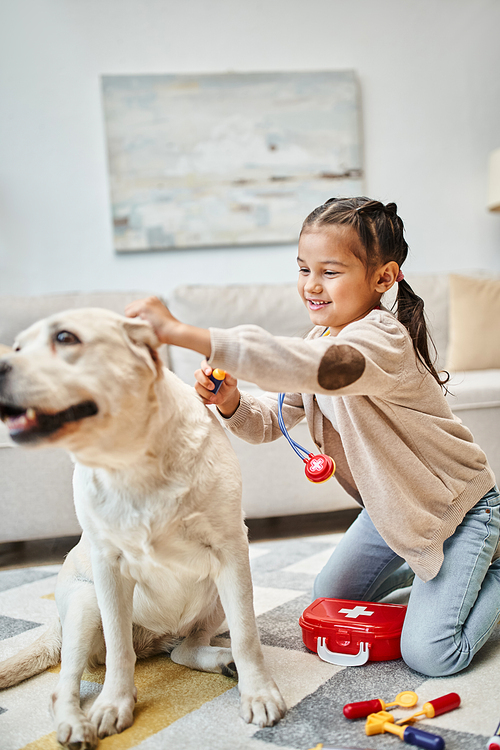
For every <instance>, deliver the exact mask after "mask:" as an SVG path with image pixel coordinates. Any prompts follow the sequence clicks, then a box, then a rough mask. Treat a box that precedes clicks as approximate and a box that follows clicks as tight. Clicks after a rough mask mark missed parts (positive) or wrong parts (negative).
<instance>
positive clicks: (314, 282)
mask: <svg viewBox="0 0 500 750" xmlns="http://www.w3.org/2000/svg"><path fill="white" fill-rule="evenodd" d="M322 289H323V287H322V286H321V283H320V281H319V279H315V278H313V277H312V276H309V277H308V279H307V283H306V291H308V292H316V293H318V292H320V291H321V290H322Z"/></svg>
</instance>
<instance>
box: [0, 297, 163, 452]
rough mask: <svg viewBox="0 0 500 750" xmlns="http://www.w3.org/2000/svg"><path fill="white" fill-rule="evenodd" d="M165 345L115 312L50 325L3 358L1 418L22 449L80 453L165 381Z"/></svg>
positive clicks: (22, 338) (57, 318)
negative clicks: (57, 447)
mask: <svg viewBox="0 0 500 750" xmlns="http://www.w3.org/2000/svg"><path fill="white" fill-rule="evenodd" d="M158 346H159V341H158V339H157V337H156V335H155V333H154V331H153V329H152V328H151V326H149V325H148V324H147V323H145V322H144V321H141V320H138V319H129V318H125V317H124V316H121V315H117V314H116V313H113V312H111V311H109V310H101V309H97V308H85V309H79V310H69V311H66V312H62V313H58V314H56V315H52V316H51V317H49V318H45V319H44V320H41V321H39V322H38V323H35V324H34V325H33V326H31V327H30V328H28V329H26V330H25V331H23V332H22V333H21V334H19V336H18V337H17V339H16V341H15V343H14V347H13V350H12V351H11V352H10V353H7V354H5V353H4V354H3V355H1V356H0V418H1V419H2V420H3V421H4V423H5V424H6V425H7V428H8V430H9V433H10V436H11V438H12V439H13V440H14V441H15V442H17V443H21V444H28V445H38V444H40V443H47V442H49V443H57V444H61V445H62V446H63V447H66V448H68V449H69V450H72V451H73V450H76V449H78V445H79V444H80V443H81V442H82V440H80V437H82V438H83V442H85V441H88V439H89V437H92V436H93V435H95V434H96V432H102V431H103V430H104V431H105V430H106V429H108V430H109V429H110V427H109V425H110V422H111V421H112V418H113V417H114V416H116V415H117V414H119V413H120V412H121V411H122V410H124V409H126V411H127V413H130V411H132V412H133V410H134V408H136V409H139V408H140V406H141V403H142V402H141V400H142V401H144V400H146V401H147V399H148V398H149V396H148V393H149V391H150V388H151V385H152V384H154V382H155V381H156V380H157V379H158V378H159V377H161V371H162V368H161V364H160V362H159V358H158V354H157V352H156V349H157V347H158Z"/></svg>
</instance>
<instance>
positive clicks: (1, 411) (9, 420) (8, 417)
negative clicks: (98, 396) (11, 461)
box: [0, 401, 99, 443]
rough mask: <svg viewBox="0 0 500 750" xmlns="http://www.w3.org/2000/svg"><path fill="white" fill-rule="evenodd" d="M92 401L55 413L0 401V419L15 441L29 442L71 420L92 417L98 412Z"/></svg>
mask: <svg viewBox="0 0 500 750" xmlns="http://www.w3.org/2000/svg"><path fill="white" fill-rule="evenodd" d="M98 411H99V410H98V408H97V404H96V403H95V402H94V401H83V402H82V403H80V404H76V405H75V406H70V407H69V408H68V409H63V410H62V411H58V412H56V413H55V414H47V413H45V412H39V411H37V410H36V409H34V408H32V407H28V408H20V407H17V406H13V405H11V404H8V403H0V419H1V420H2V421H3V422H4V423H5V425H6V426H7V429H8V430H9V434H10V437H11V438H12V440H14V441H15V442H16V443H30V442H36V441H37V440H41V439H42V438H45V437H48V436H49V435H52V434H54V433H55V432H57V431H58V430H60V429H61V428H62V427H64V426H65V425H67V424H70V423H72V422H79V421H80V420H82V419H86V418H87V417H93V416H94V415H95V414H97V412H98Z"/></svg>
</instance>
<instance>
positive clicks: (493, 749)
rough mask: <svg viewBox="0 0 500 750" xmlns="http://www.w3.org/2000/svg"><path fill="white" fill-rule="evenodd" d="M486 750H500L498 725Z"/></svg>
mask: <svg viewBox="0 0 500 750" xmlns="http://www.w3.org/2000/svg"><path fill="white" fill-rule="evenodd" d="M325 750H326V748H325ZM488 750H500V724H499V725H498V726H497V728H496V730H495V735H494V736H493V737H490V739H489V740H488Z"/></svg>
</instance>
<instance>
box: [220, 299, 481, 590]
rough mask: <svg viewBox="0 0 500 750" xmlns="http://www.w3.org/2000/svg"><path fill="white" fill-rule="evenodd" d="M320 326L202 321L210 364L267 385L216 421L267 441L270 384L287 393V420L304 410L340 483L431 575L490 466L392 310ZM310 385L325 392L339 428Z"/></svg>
mask: <svg viewBox="0 0 500 750" xmlns="http://www.w3.org/2000/svg"><path fill="white" fill-rule="evenodd" d="M323 332H324V329H323V328H315V329H314V330H313V331H312V333H311V334H310V336H309V337H308V338H307V339H298V338H285V337H276V336H272V335H271V334H269V333H267V332H266V331H264V330H263V329H262V328H259V327H258V326H252V325H248V326H238V327H237V328H232V329H227V330H223V329H216V328H213V329H210V333H211V345H212V350H211V357H210V365H211V366H212V367H220V368H222V369H224V370H226V371H227V372H230V373H231V374H232V375H234V376H235V377H237V378H243V379H245V380H248V381H250V382H253V383H256V384H257V385H258V386H259V387H260V388H262V389H263V390H265V391H271V392H272V393H267V394H265V395H264V396H262V397H260V398H256V397H254V396H252V395H249V394H244V393H243V394H242V396H241V402H240V405H239V407H238V409H237V411H236V412H235V414H234V415H233V416H232V417H231V418H229V419H227V420H225V425H226V426H227V428H228V429H229V430H230V431H231V432H233V433H234V434H235V435H238V436H239V437H241V438H243V439H245V440H247V441H248V442H250V443H265V442H269V441H271V440H276V439H277V438H278V437H280V436H281V430H280V428H279V425H278V416H277V414H278V407H277V395H276V394H277V393H278V392H280V391H284V392H286V393H287V396H286V398H285V403H284V405H283V417H284V420H285V424H286V426H287V428H288V429H290V428H291V427H293V425H295V424H297V422H299V421H300V420H301V419H303V417H304V416H305V417H306V419H307V422H308V426H309V430H310V432H311V435H312V438H313V440H314V442H315V444H316V446H317V447H318V449H319V451H320V452H322V453H326V454H328V455H331V456H332V457H333V458H334V459H335V462H336V464H337V472H336V477H337V479H338V481H339V482H340V484H341V485H342V486H343V487H344V488H345V489H346V490H347V491H348V492H349V493H350V495H351V496H352V497H354V498H355V499H356V500H357V501H358V502H360V503H361V504H363V505H364V506H365V507H366V510H367V511H368V513H369V515H370V518H371V519H372V521H373V523H374V524H375V526H376V528H377V529H378V531H379V533H380V534H381V535H382V537H383V538H384V539H385V541H386V542H387V544H388V545H389V546H390V547H391V549H393V550H394V552H396V553H397V554H398V555H400V556H401V557H402V558H404V559H405V560H406V561H407V562H408V564H409V565H410V566H411V568H412V569H413V570H414V571H415V573H416V574H417V575H418V576H419V578H421V579H422V580H424V581H427V580H430V579H431V578H433V577H434V576H435V575H436V574H437V573H438V571H439V569H440V567H441V564H442V561H443V543H444V541H445V540H446V539H447V538H448V537H449V536H451V535H452V534H453V533H454V531H455V529H456V527H457V526H458V525H459V524H460V522H461V521H462V519H463V517H464V515H465V513H467V511H468V510H470V508H472V507H473V506H474V505H475V504H476V503H477V501H478V500H480V498H481V497H482V496H483V495H484V494H485V493H486V492H488V490H490V489H491V488H492V487H493V485H494V484H495V477H494V474H493V472H492V470H491V468H490V466H489V464H488V461H487V459H486V456H485V454H484V452H483V451H482V450H481V448H480V447H479V446H478V445H477V444H476V443H474V439H473V437H472V434H471V433H470V431H469V430H468V429H467V428H466V427H465V426H464V425H462V423H461V421H460V420H459V419H458V418H457V417H456V416H454V415H453V413H452V412H451V409H450V407H449V405H448V402H447V401H446V399H445V397H444V395H443V392H442V389H441V387H440V386H439V385H438V383H437V382H436V381H435V379H434V378H433V377H432V375H430V373H428V371H427V370H426V369H425V368H424V367H423V365H421V364H420V363H417V360H416V357H415V352H414V349H413V345H412V341H411V338H410V336H409V334H408V332H407V330H406V328H405V327H404V326H403V325H402V324H401V323H399V321H398V320H396V318H395V317H394V315H392V313H390V312H388V311H386V310H373V311H372V312H371V313H369V314H368V315H367V316H366V317H365V318H363V319H362V320H360V321H356V322H354V323H351V324H350V325H348V326H346V328H344V329H343V330H342V331H341V333H340V334H339V335H338V336H336V337H321V334H322V333H323ZM314 394H326V395H330V396H333V408H334V410H335V416H336V421H337V425H338V432H337V430H335V429H334V428H333V426H332V424H331V422H330V421H329V420H327V419H325V417H324V416H323V414H322V413H321V411H320V409H319V407H318V404H317V402H316V399H315V396H314ZM304 481H306V480H304Z"/></svg>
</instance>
